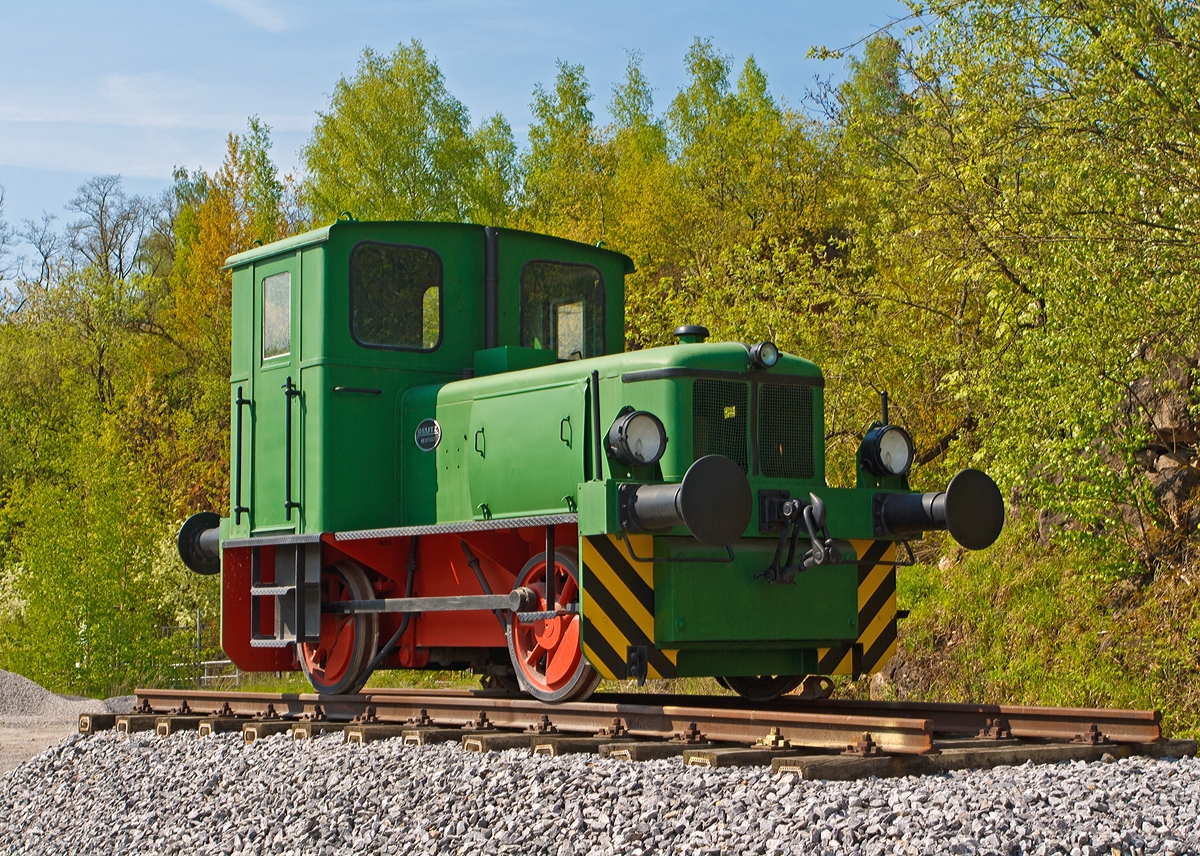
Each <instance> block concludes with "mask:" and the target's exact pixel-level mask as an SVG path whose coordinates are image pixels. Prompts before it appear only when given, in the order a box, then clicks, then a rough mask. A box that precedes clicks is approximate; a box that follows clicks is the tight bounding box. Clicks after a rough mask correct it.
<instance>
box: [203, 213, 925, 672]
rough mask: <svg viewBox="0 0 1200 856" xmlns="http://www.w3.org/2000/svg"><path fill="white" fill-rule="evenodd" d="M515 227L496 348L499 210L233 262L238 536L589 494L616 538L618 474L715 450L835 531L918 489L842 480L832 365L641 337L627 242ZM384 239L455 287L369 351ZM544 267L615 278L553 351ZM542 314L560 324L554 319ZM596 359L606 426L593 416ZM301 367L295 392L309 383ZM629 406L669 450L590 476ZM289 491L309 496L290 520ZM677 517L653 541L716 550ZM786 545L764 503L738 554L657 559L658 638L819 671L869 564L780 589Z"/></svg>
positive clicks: (388, 523) (689, 667)
mask: <svg viewBox="0 0 1200 856" xmlns="http://www.w3.org/2000/svg"><path fill="white" fill-rule="evenodd" d="M497 234H498V239H497V240H498V252H499V271H498V272H499V291H498V297H499V303H498V308H499V314H498V334H499V346H498V347H495V348H490V349H488V348H485V341H486V333H485V324H486V319H485V317H484V315H485V286H484V279H485V258H486V252H485V243H486V238H485V230H484V229H483V227H480V226H469V225H457V224H437V223H359V222H343V223H336V224H334V225H332V226H329V227H326V228H323V229H318V230H315V231H313V232H309V233H306V234H305V235H300V236H297V237H295V238H291V239H288V240H287V241H282V242H278V243H276V244H272V245H269V246H266V247H261V248H256V249H255V250H252V251H249V252H246V253H242V254H239V255H237V256H234V257H232V258H231V259H230V260H229V262H228V267H230V268H231V269H232V274H233V348H232V354H231V359H232V362H231V365H232V374H231V377H230V400H231V415H232V417H233V420H234V424H235V426H236V424H237V422H238V417H239V409H238V407H237V406H236V404H233V402H234V401H235V399H236V397H237V394H238V390H239V389H241V390H242V394H243V395H244V397H245V398H246V399H248V400H249V401H250V402H251V403H250V405H249V406H248V407H244V408H242V409H241V411H240V418H241V423H242V430H241V432H240V449H239V439H238V434H237V432H236V431H235V432H234V437H233V443H234V448H233V450H232V454H231V461H233V462H236V461H237V460H238V459H239V451H240V460H241V466H240V469H239V468H237V467H236V466H235V472H234V473H233V479H231V482H232V484H231V493H236V491H237V489H238V485H239V483H240V491H241V499H242V505H244V506H247V507H248V508H249V509H250V511H249V513H248V514H242V515H238V517H239V518H240V519H237V520H227V521H225V522H223V524H222V536H223V537H246V536H249V535H252V534H253V535H259V534H270V533H279V532H292V531H295V532H302V533H303V532H310V533H311V532H329V531H346V530H364V529H377V528H386V527H396V526H409V525H422V524H432V523H449V522H460V521H477V520H483V519H488V518H491V519H500V518H515V517H524V516H531V515H540V514H547V513H563V512H575V511H577V512H578V515H579V517H578V520H579V531H580V534H581V535H593V534H601V533H610V534H615V533H618V532H619V531H620V526H619V520H618V506H617V487H618V484H619V483H620V482H638V483H655V482H677V481H679V480H680V479H681V478H682V477H683V475H684V473H686V472H687V470H688V468H689V467H690V466H691V465H692V463H693V462H694V461H695V460H696V458H697V457H699V456H701V455H702V454H707V453H711V452H714V451H716V452H719V453H722V454H726V453H727V454H729V455H730V456H732V457H734V458H735V459H738V460H739V462H740V463H741V465H742V466H743V468H744V470H745V471H746V473H747V477H748V479H749V482H750V485H751V488H752V490H753V491H754V495H755V497H756V509H757V496H758V491H759V490H775V491H779V490H786V491H788V492H789V493H790V495H791V496H800V497H807V496H808V494H809V493H810V492H812V493H816V494H818V495H819V496H820V497H821V498H822V499H823V500H824V501H825V503H826V505H827V507H828V510H829V517H828V520H829V528H830V530H831V534H832V535H833V536H834V537H835V538H846V539H871V538H874V537H876V534H877V533H876V532H875V530H874V517H873V508H872V497H873V495H874V493H875V492H877V491H878V490H906V489H907V483H906V482H905V481H904V480H903V479H891V480H885V479H874V478H872V477H870V476H869V475H866V474H864V473H862V472H861V468H860V473H859V484H858V487H857V488H852V489H834V488H830V487H828V486H827V485H826V484H825V478H824V473H825V445H824V420H823V414H822V408H823V388H822V387H823V379H822V377H821V372H820V370H819V369H818V367H817V366H816V365H814V364H813V363H811V362H809V361H807V360H804V359H802V358H800V357H797V356H794V355H787V354H785V355H783V356H782V357H781V359H780V361H779V363H778V364H777V365H776V366H774V367H772V368H771V369H769V370H761V369H755V368H753V367H752V365H751V362H750V358H749V354H748V350H747V348H746V347H745V346H744V345H742V344H740V343H731V342H725V343H693V344H684V345H677V346H673V347H663V348H652V349H648V350H644V351H637V352H630V353H624V352H623V345H624V314H623V313H624V276H625V274H626V273H627V272H629V271H630V270H632V266H631V265H630V263H629V260H628V259H627V258H625V257H624V256H622V255H620V254H618V253H613V252H609V251H607V250H603V249H600V248H597V247H590V246H586V245H583V244H578V243H574V242H570V241H563V240H560V239H557V238H550V237H546V236H539V235H532V234H528V233H522V232H515V231H511V230H498V233H497ZM368 244H369V245H388V246H391V247H407V248H424V249H423V250H421V252H424V251H430V252H432V253H436V256H437V259H438V260H439V266H438V272H439V276H440V289H441V291H440V300H439V301H435V302H433V303H426V304H425V306H424V309H422V310H421V311H423V312H424V313H425V314H424V315H422V324H423V327H422V331H421V335H422V337H423V338H422V339H421V341H420V342H419V343H418V344H417V345H416V346H414V347H412V348H408V349H403V348H389V347H368V346H364V345H363V344H362V343H361V342H360V341H359V340H358V339H356V334H353V332H352V328H353V325H354V324H356V323H360V322H359V321H355V317H356V316H354V315H353V314H352V308H351V275H350V266H351V259H352V255H353V254H354V252H355V248H356V247H360V246H365V245H368ZM364 252H365V251H364ZM543 263H553V264H562V265H566V266H569V268H570V271H571V272H572V274H571V275H572V276H578V277H581V278H582V280H581V281H585V284H586V285H587V287H588V288H594V289H602V292H603V300H602V302H601V303H599V304H597V305H599V306H600V307H601V310H602V311H601V310H597V309H596V307H595V306H594V305H593V304H591V303H587V302H586V301H583V302H580V303H579V305H576V304H563V305H560V304H559V303H553V302H551V303H550V304H548V306H549V308H548V309H545V311H547V312H550V313H551V315H552V318H551V321H552V322H553V324H557V325H567V326H560V327H555V328H554V329H555V330H557V332H555V333H554V334H553V335H554V337H555V341H556V342H557V343H558V344H557V346H556V347H558V350H557V351H556V350H554V349H550V348H548V347H546V345H548V344H550V342H549V340H547V341H545V342H543V341H542V338H543V337H544V336H545V334H544V332H543V333H540V334H539V335H538V336H536V337H533V338H532V339H531V333H530V330H531V329H534V326H536V325H532V324H531V321H530V319H529V318H528V317H524V316H523V315H522V313H523V312H525V313H527V314H528V313H529V312H531V311H532V310H530V309H529V306H528V305H526V302H523V299H522V276H523V275H525V273H526V271H527V270H529V269H530V266H531V265H536V264H543ZM430 275H432V274H430ZM285 282H286V285H287V288H286V289H284V288H283V284H284V283H285ZM285 291H286V294H284V292H285ZM589 293H592V292H589ZM597 293H598V292H597ZM281 295H282V296H281ZM426 298H428V293H426ZM435 306H436V307H438V311H437V312H436V318H435V313H434V310H433V309H432V308H430V307H435ZM543 308H544V307H543ZM540 317H541V316H539V318H540ZM546 317H551V316H546ZM360 320H361V319H360ZM368 320H371V321H372V322H374V321H375V320H378V319H374V318H372V319H368ZM384 320H386V319H384ZM679 320H680V321H681V322H685V321H687V320H689V319H679ZM397 323H399V322H397ZM539 323H543V327H542V328H539V329H541V330H543V331H544V330H546V329H550V328H548V327H545V323H549V322H545V319H544V318H543V319H542V322H539ZM579 323H582V324H583V325H584V329H585V333H586V331H587V330H590V329H591V328H590V327H588V326H587V325H589V324H593V323H598V324H601V325H602V330H601V329H599V328H598V329H597V331H596V334H595V337H593V338H587V336H586V335H583V334H580V335H582V336H583V338H580V339H579V341H580V342H583V341H585V340H586V342H587V344H586V346H581V347H584V349H585V350H586V349H591V350H595V349H596V348H597V347H602V349H603V350H604V351H605V352H606V355H603V356H594V357H593V356H591V355H590V354H586V353H585V354H583V356H585V357H589V358H585V359H568V360H562V361H560V360H558V359H556V357H561V356H563V354H562V353H561V351H562V349H563V348H564V347H565V346H564V345H563V342H564V341H567V340H568V339H569V337H570V336H572V335H576V334H575V333H572V332H571V330H570V329H569V325H570V324H579ZM376 326H378V325H376ZM434 334H436V335H434ZM587 335H591V334H590V333H589V334H587ZM427 339H428V342H427V341H426V340H427ZM435 340H436V347H432V346H430V345H431V343H433V342H434V341H435ZM597 343H599V344H597ZM427 346H428V347H427ZM581 353H582V351H581ZM593 372H596V373H597V374H598V377H599V391H600V414H599V415H600V420H599V421H600V426H601V437H600V438H597V437H596V436H595V435H594V433H593V429H592V425H593V414H592V399H591V395H590V383H591V380H590V379H591V376H592V373H593ZM288 378H290V379H291V381H292V383H293V384H294V385H295V388H296V391H297V395H295V396H294V397H292V398H289V397H288V395H287V394H286V390H285V388H284V387H285V386H286V385H287V380H288ZM772 402H776V403H775V404H772ZM778 402H783V404H779V403H778ZM789 402H799V403H800V406H799V408H798V409H797V408H796V407H792V404H790V403H789ZM772 407H774V408H775V409H774V410H771V408H772ZM289 408H290V411H291V433H290V446H291V455H290V469H289V455H288V445H289V434H288V433H287V432H288V428H287V426H288V412H289ZM628 408H633V409H638V410H647V411H649V412H651V413H653V414H655V415H656V416H658V417H659V419H661V420H662V422H663V425H664V427H665V429H666V433H667V437H668V442H667V446H666V450H665V453H664V454H663V456H662V459H661V460H660V461H659V462H658V463H657V464H655V465H653V466H650V467H644V468H640V469H630V468H628V467H625V466H623V465H621V464H619V463H615V462H614V461H612V460H610V459H609V458H608V457H607V456H604V460H603V464H602V469H601V472H599V473H596V472H593V467H594V463H593V462H594V460H595V455H594V444H596V443H597V442H601V443H602V442H603V437H604V436H605V435H606V434H607V431H608V429H609V426H610V425H611V424H612V423H613V421H614V420H615V419H616V418H617V417H618V416H619V415H621V413H622V412H624V411H625V410H626V409H628ZM789 408H791V409H789ZM801 411H803V413H802V412H801ZM764 413H766V414H767V416H764V415H763V414H764ZM698 414H699V415H698ZM429 420H436V422H437V426H436V429H437V430H440V441H439V442H438V443H437V445H436V447H432V448H429V447H423V446H422V445H420V444H419V443H418V442H417V433H418V430H421V431H424V432H425V434H426V436H429V432H430V431H431V430H434V429H432V428H430V425H431V423H430V422H429ZM756 420H758V421H756ZM797 436H799V437H800V439H801V440H802V441H803V442H802V443H801V442H800V440H797V439H796V437H797ZM789 443H790V444H791V445H790V446H789V445H788V444H789ZM797 444H798V445H797ZM776 446H777V447H778V449H777V450H776V451H777V452H778V455H779V456H783V457H780V458H779V460H784V458H786V456H787V455H792V456H793V457H792V458H787V461H789V462H790V463H788V464H787V466H788V467H791V469H790V470H789V472H790V473H791V474H790V475H780V474H779V473H778V472H773V471H772V470H773V469H774V470H778V469H779V466H780V465H779V464H778V462H776V463H771V462H772V461H773V460H774V459H772V458H771V454H773V453H772V452H771V449H772V448H774V447H776ZM764 447H770V448H766V450H765V451H764ZM785 447H786V448H785ZM797 448H800V449H802V452H796V451H795V449H797ZM787 449H791V450H792V451H787ZM739 455H740V456H741V457H740V459H739V458H738V456H739ZM796 455H801V458H802V460H801V458H796V457H795V456H796ZM797 460H801V462H800V463H795V461H797ZM289 476H290V487H291V493H290V497H289V494H288V481H289ZM289 498H290V499H291V500H292V501H293V502H295V503H297V507H294V508H292V509H291V513H290V515H289V509H288V508H287V506H286V504H285V503H286V502H287V500H288V499H289ZM231 504H232V503H231ZM669 534H670V535H671V536H673V537H660V538H656V539H655V549H656V550H657V551H658V553H659V555H660V557H671V556H689V555H698V554H700V555H703V554H707V555H718V554H719V552H714V551H712V550H708V549H706V548H702V547H701V546H700V545H699V544H698V543H697V542H696V541H695V540H694V539H692V538H690V536H689V535H688V533H687V532H686V530H683V529H678V530H675V531H673V532H672V533H669ZM775 543H776V535H774V534H765V533H761V532H760V531H759V529H758V515H757V513H756V514H755V515H754V518H753V519H752V521H751V523H750V525H749V526H748V527H747V529H746V531H745V533H744V537H743V538H742V540H740V541H739V542H738V543H737V544H736V545H735V556H736V559H735V561H734V563H733V564H692V563H686V562H670V563H660V564H657V565H656V566H655V570H654V580H655V604H656V606H655V616H654V627H655V632H656V644H657V645H658V646H659V647H667V648H671V649H677V650H679V652H680V653H679V663H678V668H679V674H681V675H685V674H756V673H789V672H788V670H789V669H796V670H798V671H799V672H814V671H816V665H815V658H816V653H815V650H816V648H817V647H820V646H829V645H833V644H836V643H839V642H845V641H849V640H853V639H854V638H856V636H857V635H858V632H859V630H860V628H858V627H857V624H856V622H857V616H858V602H857V595H856V585H857V569H856V567H855V566H854V565H847V566H839V567H833V568H821V569H816V570H814V571H810V572H807V573H804V574H801V575H800V576H798V577H797V579H796V583H795V585H780V586H771V585H768V584H767V583H765V582H764V581H762V580H756V579H755V578H754V574H755V573H757V572H758V571H760V570H762V568H764V567H766V565H767V564H768V563H769V562H770V560H771V556H772V554H773V551H774V549H775ZM755 658H757V659H755ZM764 658H766V659H764ZM772 658H774V659H772ZM754 664H757V665H754ZM756 669H757V670H760V671H756Z"/></svg>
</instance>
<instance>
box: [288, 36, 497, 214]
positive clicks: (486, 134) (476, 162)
mask: <svg viewBox="0 0 1200 856" xmlns="http://www.w3.org/2000/svg"><path fill="white" fill-rule="evenodd" d="M318 115H319V119H318V121H317V125H316V127H315V128H314V129H313V133H312V137H311V138H310V139H309V142H308V144H307V145H306V146H305V147H304V149H303V152H302V154H303V158H304V163H305V167H306V168H307V171H308V178H307V179H306V180H305V182H304V184H303V188H302V195H303V199H304V201H305V202H306V204H307V206H308V209H309V211H310V213H311V216H312V218H313V221H314V222H318V223H327V222H330V221H332V220H334V219H335V218H336V217H337V216H339V215H340V214H341V212H343V211H349V212H350V213H351V214H353V215H354V216H356V217H358V218H360V219H396V220H444V221H451V222H461V221H463V220H466V219H469V218H471V217H477V216H481V215H492V214H498V215H503V213H504V212H503V208H504V205H505V202H506V200H507V199H509V198H510V194H511V191H510V190H509V189H508V188H506V187H505V182H506V181H508V180H510V179H511V177H512V175H511V164H512V160H513V156H514V149H515V147H514V146H513V145H512V143H511V131H509V129H508V125H507V123H505V122H504V121H503V120H502V119H501V120H496V119H492V120H490V121H489V122H487V123H485V124H484V125H483V126H482V127H481V128H480V129H479V130H478V131H477V132H476V133H474V134H472V132H471V130H470V117H469V115H468V113H467V109H466V107H464V106H463V105H462V103H461V102H460V101H459V100H458V99H456V98H455V97H454V96H452V95H451V94H450V93H449V92H448V91H447V89H446V85H445V80H444V78H443V76H442V73H441V71H440V70H439V69H438V67H437V63H436V62H435V61H434V60H432V59H431V58H430V57H429V55H428V54H427V53H426V51H425V48H424V47H423V46H422V45H421V43H420V42H419V41H416V40H414V41H413V42H411V43H410V44H408V45H403V44H402V45H398V46H397V47H396V49H395V51H393V52H392V54H391V55H390V56H379V55H378V54H376V53H375V52H374V51H372V50H371V49H369V48H368V49H367V50H365V51H363V55H362V58H361V59H360V60H359V63H358V69H357V71H356V73H355V75H354V77H353V78H351V79H350V80H346V79H345V78H342V79H341V80H339V81H338V82H337V85H336V86H335V87H334V92H333V98H332V99H331V101H330V105H329V110H328V112H324V113H320V114H318Z"/></svg>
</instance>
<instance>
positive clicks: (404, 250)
mask: <svg viewBox="0 0 1200 856" xmlns="http://www.w3.org/2000/svg"><path fill="white" fill-rule="evenodd" d="M350 335H351V336H353V338H354V341H356V342H358V344H360V345H362V346H364V347H368V348H395V349H397V350H405V351H432V350H433V349H435V348H436V347H437V346H438V345H439V344H440V343H441V338H442V260H441V258H440V257H439V256H438V254H437V253H435V252H434V251H433V250H431V249H429V248H427V247H411V246H405V245H402V244H383V243H378V242H374V241H366V242H363V243H361V244H359V245H358V246H356V247H355V248H354V249H353V250H352V251H351V252H350Z"/></svg>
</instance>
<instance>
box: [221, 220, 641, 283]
mask: <svg viewBox="0 0 1200 856" xmlns="http://www.w3.org/2000/svg"><path fill="white" fill-rule="evenodd" d="M428 222H429V221H416V220H339V221H337V222H336V223H330V224H329V225H328V226H322V227H321V228H319V229H311V230H309V231H307V232H303V233H301V234H299V235H292V236H291V237H290V238H284V239H283V240H280V241H272V242H271V243H269V244H263V245H260V246H256V247H252V248H251V249H249V250H244V251H243V252H240V253H237V254H235V255H232V256H230V257H229V258H227V259H226V260H225V264H224V266H223V267H222V270H228V269H229V268H234V267H240V266H242V265H245V264H249V263H251V262H254V261H257V260H259V259H264V258H268V257H270V256H275V255H278V254H279V253H282V252H287V251H288V250H296V249H300V248H302V247H309V246H313V245H315V244H320V243H324V242H325V241H328V240H329V235H330V233H331V232H332V231H333V230H334V229H337V230H339V231H341V230H343V229H354V228H356V227H358V228H360V227H363V226H378V225H388V226H403V225H406V224H409V223H412V224H414V225H416V224H417V223H420V224H422V225H426V224H427V223H428ZM439 225H443V226H460V227H462V228H464V229H482V228H484V227H483V226H480V225H478V224H476V223H440V224H439ZM497 231H498V232H500V234H502V235H503V234H504V233H505V232H510V233H517V234H524V235H529V236H531V237H536V238H539V239H541V240H545V241H549V242H555V243H563V244H569V245H571V246H575V247H587V248H588V249H590V250H595V251H599V252H602V253H608V254H610V255H613V256H616V257H617V258H619V259H620V260H621V262H622V264H623V266H624V268H625V273H626V274H630V273H633V272H634V271H635V270H636V269H637V268H636V267H635V266H634V264H633V260H632V259H630V258H629V256H627V255H625V254H624V253H618V252H616V251H615V250H609V249H605V248H604V247H601V246H598V245H596V246H593V245H592V244H584V243H582V242H580V241H571V240H568V239H566V238H558V237H555V236H554V235H543V234H541V233H539V232H525V231H523V230H520V229H498V230H497Z"/></svg>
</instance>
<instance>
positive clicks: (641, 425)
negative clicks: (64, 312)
mask: <svg viewBox="0 0 1200 856" xmlns="http://www.w3.org/2000/svg"><path fill="white" fill-rule="evenodd" d="M666 448H667V429H665V428H664V427H663V424H662V421H661V420H659V418H658V417H657V416H655V415H654V414H653V413H647V412H646V411H644V410H631V411H629V412H628V413H624V414H622V415H621V416H618V417H617V421H616V422H614V423H613V424H612V427H611V428H609V429H608V454H609V455H611V456H612V457H614V458H616V459H617V460H618V461H620V462H621V463H623V464H625V465H626V466H628V467H648V466H650V465H651V464H656V463H658V459H659V458H661V457H662V456H663V452H664V451H666Z"/></svg>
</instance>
